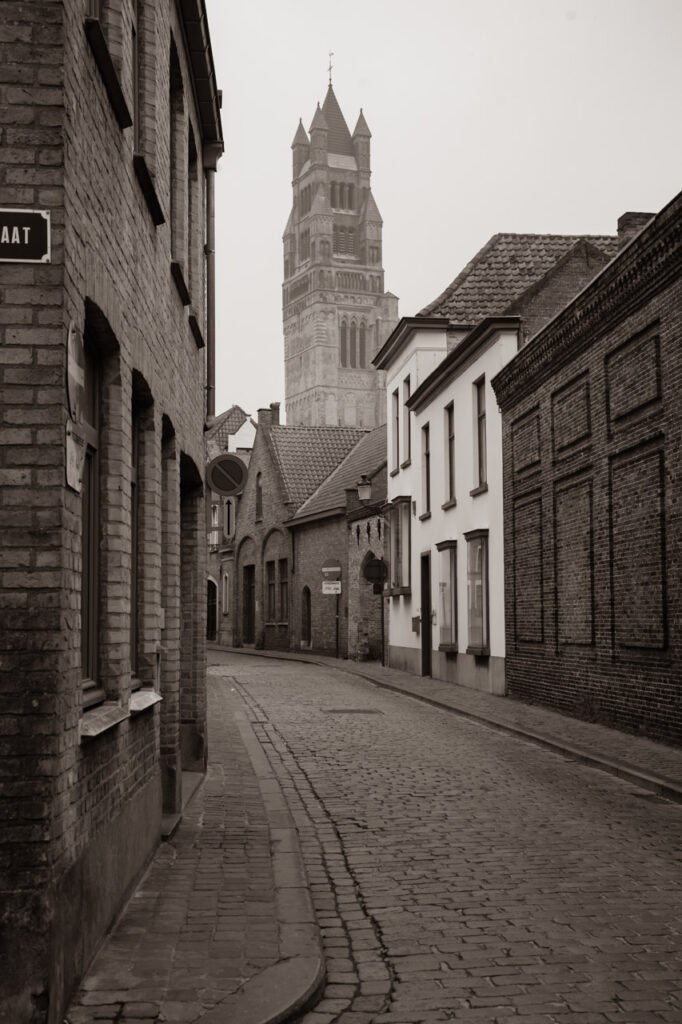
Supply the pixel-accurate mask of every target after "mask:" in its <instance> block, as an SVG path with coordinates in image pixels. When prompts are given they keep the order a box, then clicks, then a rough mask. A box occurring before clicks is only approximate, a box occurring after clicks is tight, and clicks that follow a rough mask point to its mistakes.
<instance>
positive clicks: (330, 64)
mask: <svg viewBox="0 0 682 1024" xmlns="http://www.w3.org/2000/svg"><path fill="white" fill-rule="evenodd" d="M333 56H334V54H333V53H332V52H331V50H330V52H329V84H330V85H331V84H332V67H333V64H332V57H333Z"/></svg>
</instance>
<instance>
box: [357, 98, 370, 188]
mask: <svg viewBox="0 0 682 1024" xmlns="http://www.w3.org/2000/svg"><path fill="white" fill-rule="evenodd" d="M371 138H372V133H371V131H370V130H369V127H368V125H367V122H366V121H365V115H364V114H363V112H362V107H361V108H360V116H359V117H358V123H357V124H356V125H355V131H354V132H353V152H354V154H355V159H356V161H357V165H358V170H359V171H367V172H369V168H370V141H369V140H370V139H371Z"/></svg>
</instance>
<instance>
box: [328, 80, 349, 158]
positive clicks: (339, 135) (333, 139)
mask: <svg viewBox="0 0 682 1024" xmlns="http://www.w3.org/2000/svg"><path fill="white" fill-rule="evenodd" d="M322 113H323V114H324V116H325V119H326V121H327V130H328V132H329V134H328V135H327V149H328V150H329V152H330V153H345V154H346V156H354V155H355V154H354V151H353V140H352V139H351V137H350V132H349V131H348V125H347V124H346V120H345V118H344V116H343V114H342V113H341V107H340V106H339V103H338V100H337V99H336V96H335V95H334V90H333V89H332V87H331V85H330V86H329V88H328V89H327V95H326V96H325V98H324V103H323V104H322Z"/></svg>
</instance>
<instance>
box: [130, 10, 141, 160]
mask: <svg viewBox="0 0 682 1024" xmlns="http://www.w3.org/2000/svg"><path fill="white" fill-rule="evenodd" d="M139 20H140V18H139V0H133V18H132V26H131V28H132V62H133V150H134V151H135V152H136V153H139V152H140V151H141V149H142V115H141V103H140V37H139Z"/></svg>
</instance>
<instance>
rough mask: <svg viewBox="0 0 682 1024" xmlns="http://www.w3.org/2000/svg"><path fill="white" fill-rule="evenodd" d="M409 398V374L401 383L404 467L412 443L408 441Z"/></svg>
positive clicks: (409, 423) (409, 455)
mask: <svg viewBox="0 0 682 1024" xmlns="http://www.w3.org/2000/svg"><path fill="white" fill-rule="evenodd" d="M409 397H410V377H409V374H408V376H407V377H406V378H405V380H404V381H403V451H404V453H405V461H404V462H403V465H406V464H407V463H408V462H409V461H410V458H411V455H412V442H411V439H410V426H411V422H410V410H409V409H408V408H407V402H408V399H409Z"/></svg>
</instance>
